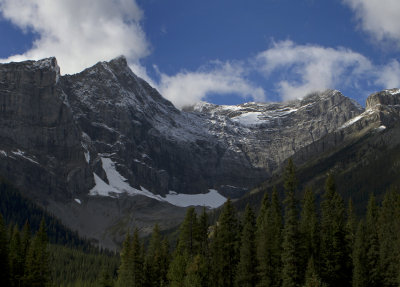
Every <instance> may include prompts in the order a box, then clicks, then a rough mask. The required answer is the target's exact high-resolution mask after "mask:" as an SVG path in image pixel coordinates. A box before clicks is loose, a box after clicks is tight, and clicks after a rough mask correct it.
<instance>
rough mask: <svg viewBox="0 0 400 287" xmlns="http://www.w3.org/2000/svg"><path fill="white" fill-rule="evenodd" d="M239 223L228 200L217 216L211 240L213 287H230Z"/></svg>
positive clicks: (237, 242) (232, 278)
mask: <svg viewBox="0 0 400 287" xmlns="http://www.w3.org/2000/svg"><path fill="white" fill-rule="evenodd" d="M239 234H240V230H239V223H238V220H237V217H236V211H235V209H234V207H233V205H232V202H231V201H230V199H228V200H227V201H226V202H225V204H224V206H223V208H222V211H221V215H220V216H219V219H218V222H217V226H216V230H215V237H214V240H213V257H212V259H213V262H212V270H213V282H212V283H213V285H214V286H225V287H232V286H234V282H235V274H236V266H237V263H238V259H239V240H240V236H239Z"/></svg>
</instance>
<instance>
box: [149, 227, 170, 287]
mask: <svg viewBox="0 0 400 287" xmlns="http://www.w3.org/2000/svg"><path fill="white" fill-rule="evenodd" d="M168 266H169V250H168V245H167V244H166V242H165V241H164V242H163V239H162V236H161V234H160V229H159V227H158V225H157V224H156V225H155V226H154V229H153V233H152V235H151V238H150V244H149V246H148V249H147V252H146V257H145V261H144V286H166V285H167V283H168V281H167V273H168Z"/></svg>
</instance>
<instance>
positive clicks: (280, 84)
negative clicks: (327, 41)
mask: <svg viewBox="0 0 400 287" xmlns="http://www.w3.org/2000/svg"><path fill="white" fill-rule="evenodd" d="M255 62H256V65H258V68H259V70H260V71H262V72H263V73H264V74H265V75H266V76H267V77H271V76H276V75H277V74H278V76H277V79H278V80H277V83H276V88H277V90H278V93H279V94H280V96H281V97H282V98H283V99H284V100H291V99H297V98H302V97H304V96H305V95H307V94H308V93H310V92H313V91H319V90H324V89H327V88H332V89H335V88H337V87H338V86H339V85H340V86H350V85H356V84H357V81H358V80H360V79H364V78H366V77H369V76H370V73H371V71H372V67H373V65H372V64H371V62H370V61H369V60H368V59H367V58H366V57H364V56H363V55H361V54H359V53H356V52H353V51H351V50H349V49H344V48H337V49H333V48H325V47H321V46H318V45H296V44H295V43H293V42H292V41H281V42H277V43H274V44H273V45H272V47H271V48H270V49H268V50H265V51H263V52H261V53H260V54H259V55H258V56H257V57H256V59H255Z"/></svg>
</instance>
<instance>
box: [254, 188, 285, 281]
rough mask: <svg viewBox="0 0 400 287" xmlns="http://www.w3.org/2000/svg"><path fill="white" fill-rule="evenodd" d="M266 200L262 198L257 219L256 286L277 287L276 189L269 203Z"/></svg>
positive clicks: (278, 209)
mask: <svg viewBox="0 0 400 287" xmlns="http://www.w3.org/2000/svg"><path fill="white" fill-rule="evenodd" d="M267 199H268V197H267V196H264V200H263V203H262V207H261V210H260V214H259V216H258V218H257V223H258V224H257V258H258V263H259V268H258V278H259V284H258V285H259V286H276V287H277V286H280V284H281V266H282V264H281V254H282V247H281V245H282V208H281V206H280V203H279V198H278V192H277V190H276V188H274V189H273V192H272V198H271V203H269V202H268V200H267ZM263 208H264V209H265V211H263ZM260 217H264V219H260Z"/></svg>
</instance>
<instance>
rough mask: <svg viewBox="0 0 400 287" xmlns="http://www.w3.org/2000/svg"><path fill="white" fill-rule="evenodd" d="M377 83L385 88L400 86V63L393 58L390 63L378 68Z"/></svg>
mask: <svg viewBox="0 0 400 287" xmlns="http://www.w3.org/2000/svg"><path fill="white" fill-rule="evenodd" d="M376 76H377V80H376V84H378V85H379V86H382V87H383V88H384V89H391V88H400V63H399V62H398V61H397V60H392V61H391V62H390V63H389V64H388V65H386V66H384V67H381V68H380V69H378V71H377V73H376Z"/></svg>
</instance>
